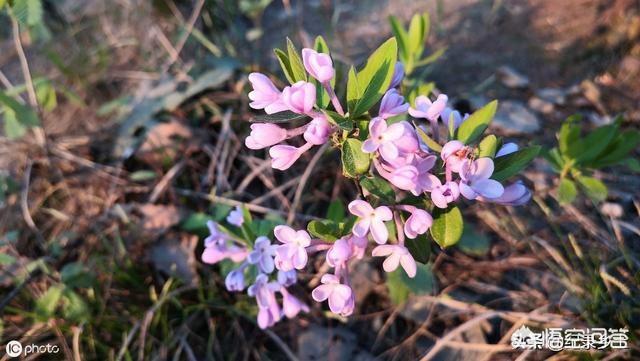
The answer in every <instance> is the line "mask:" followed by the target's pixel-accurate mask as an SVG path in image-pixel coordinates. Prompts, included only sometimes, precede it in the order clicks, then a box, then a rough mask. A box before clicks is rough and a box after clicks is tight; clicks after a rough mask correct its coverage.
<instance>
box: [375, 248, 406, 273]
mask: <svg viewBox="0 0 640 361" xmlns="http://www.w3.org/2000/svg"><path fill="white" fill-rule="evenodd" d="M371 255H372V256H373V257H384V256H387V259H385V260H384V262H383V263H382V268H383V269H384V270H385V272H393V271H395V270H396V269H397V268H398V265H401V266H402V268H403V269H404V271H405V272H407V275H408V276H409V277H411V278H413V277H415V275H416V261H415V260H414V259H413V256H411V253H409V250H408V249H407V248H406V247H405V246H401V245H397V244H383V245H380V246H377V247H376V248H374V249H373V252H372V253H371Z"/></svg>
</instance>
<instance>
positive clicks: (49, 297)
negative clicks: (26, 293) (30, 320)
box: [35, 285, 64, 321]
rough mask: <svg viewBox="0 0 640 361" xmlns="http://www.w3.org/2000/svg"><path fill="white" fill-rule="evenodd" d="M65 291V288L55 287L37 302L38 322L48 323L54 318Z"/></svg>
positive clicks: (50, 288)
mask: <svg viewBox="0 0 640 361" xmlns="http://www.w3.org/2000/svg"><path fill="white" fill-rule="evenodd" d="M63 290H64V286H62V285H53V286H51V287H49V289H48V290H47V292H45V293H44V294H43V295H42V296H40V298H38V300H36V306H35V314H36V319H37V320H38V321H47V320H49V319H50V318H51V316H53V313H54V312H55V310H56V307H57V306H58V302H59V301H60V297H61V296H62V291H63Z"/></svg>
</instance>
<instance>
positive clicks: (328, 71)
mask: <svg viewBox="0 0 640 361" xmlns="http://www.w3.org/2000/svg"><path fill="white" fill-rule="evenodd" d="M302 62H303V63H304V68H305V69H307V71H308V72H309V74H311V76H312V77H314V78H316V79H317V80H318V81H319V82H321V83H325V82H328V81H330V80H331V79H333V75H334V70H333V62H332V61H331V57H330V56H329V54H324V53H318V52H316V51H315V50H313V49H309V48H304V49H302Z"/></svg>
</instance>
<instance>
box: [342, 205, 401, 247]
mask: <svg viewBox="0 0 640 361" xmlns="http://www.w3.org/2000/svg"><path fill="white" fill-rule="evenodd" d="M348 208H349V212H351V214H353V215H355V216H358V221H357V222H356V224H354V225H353V234H355V235H356V236H358V237H366V236H367V233H368V232H369V231H371V235H372V236H373V239H374V240H375V241H376V242H377V243H379V244H384V243H387V238H389V231H388V230H387V227H386V226H385V224H384V222H386V221H390V220H391V219H392V218H393V214H392V213H391V210H390V209H389V208H388V207H385V206H380V207H378V208H376V209H373V207H371V205H370V204H369V203H367V202H365V201H361V200H355V201H352V202H351V203H349V207H348Z"/></svg>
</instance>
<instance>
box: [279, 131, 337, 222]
mask: <svg viewBox="0 0 640 361" xmlns="http://www.w3.org/2000/svg"><path fill="white" fill-rule="evenodd" d="M327 148H329V143H328V142H327V143H324V144H323V145H322V147H320V149H318V151H317V152H316V154H314V155H313V158H311V161H310V162H309V164H308V165H307V168H306V169H305V170H304V173H302V178H300V184H298V188H297V189H296V195H295V196H294V197H293V203H292V204H291V208H289V215H288V216H287V223H288V224H291V223H292V222H293V219H294V218H295V214H296V209H298V206H299V205H300V199H301V198H302V191H304V187H305V185H307V181H308V180H309V177H310V176H311V173H312V172H313V170H314V168H315V167H316V164H317V163H318V161H319V160H320V158H321V157H322V155H323V154H324V152H325V151H326V150H327Z"/></svg>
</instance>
